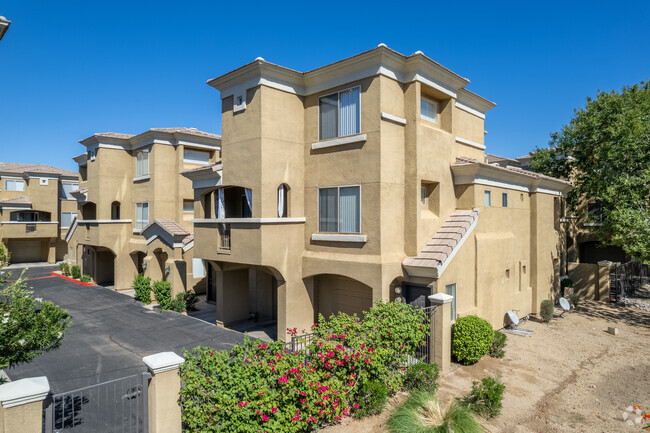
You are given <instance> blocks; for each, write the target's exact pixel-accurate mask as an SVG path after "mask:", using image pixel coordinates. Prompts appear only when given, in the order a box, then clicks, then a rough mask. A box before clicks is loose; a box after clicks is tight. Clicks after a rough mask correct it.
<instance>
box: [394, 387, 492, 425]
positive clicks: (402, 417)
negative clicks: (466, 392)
mask: <svg viewBox="0 0 650 433" xmlns="http://www.w3.org/2000/svg"><path fill="white" fill-rule="evenodd" d="M387 426H388V430H389V431H390V432H391V433H449V432H456V433H482V432H483V429H482V428H481V426H480V424H479V423H478V422H476V419H474V416H473V414H472V412H471V411H470V410H469V409H468V408H467V407H465V406H463V405H462V404H460V403H458V402H457V401H453V402H452V403H451V405H449V407H448V408H447V409H446V410H445V409H444V408H442V407H441V406H440V403H439V402H438V399H436V397H435V396H434V395H433V394H430V393H424V392H418V391H416V392H413V393H411V395H410V396H409V398H408V399H407V400H406V401H405V402H404V404H402V405H401V406H400V407H399V408H397V410H396V411H395V412H394V413H393V414H392V415H391V416H390V418H389V419H388V422H387Z"/></svg>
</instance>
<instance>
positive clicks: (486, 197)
mask: <svg viewBox="0 0 650 433" xmlns="http://www.w3.org/2000/svg"><path fill="white" fill-rule="evenodd" d="M483 204H484V205H485V207H488V206H492V192H490V191H488V190H485V192H484V193H483Z"/></svg>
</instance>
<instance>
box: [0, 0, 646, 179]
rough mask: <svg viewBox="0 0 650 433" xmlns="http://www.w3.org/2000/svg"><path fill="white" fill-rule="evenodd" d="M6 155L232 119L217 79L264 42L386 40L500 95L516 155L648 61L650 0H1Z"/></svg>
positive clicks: (326, 51)
mask: <svg viewBox="0 0 650 433" xmlns="http://www.w3.org/2000/svg"><path fill="white" fill-rule="evenodd" d="M0 15H5V16H6V17H7V18H8V19H9V20H11V21H12V24H11V27H10V29H9V31H8V32H7V34H6V35H5V37H4V39H3V40H2V41H0V160H4V161H12V162H29V163H45V164H51V165H55V166H59V167H62V168H68V169H73V170H76V165H75V164H74V162H73V161H72V160H71V157H72V156H74V155H77V154H80V153H82V152H83V150H84V148H83V146H81V145H80V144H79V143H78V141H79V140H81V139H83V138H85V137H88V136H90V135H92V134H93V133H94V132H106V131H113V132H126V133H140V132H143V131H144V130H146V129H148V128H151V127H168V126H187V127H195V128H198V129H201V130H204V131H209V132H215V133H220V132H221V122H220V114H219V113H220V100H219V94H218V92H217V91H216V90H214V89H212V88H210V87H209V86H207V85H206V84H205V81H206V80H208V79H209V78H213V77H216V76H218V75H221V74H223V73H225V72H228V71H230V70H232V69H235V68H237V67H239V66H241V65H243V64H245V63H248V62H250V61H252V60H253V59H254V58H255V57H258V56H261V57H264V58H265V59H266V60H268V61H270V62H274V63H278V64H280V65H283V66H287V67H290V68H293V69H297V70H300V71H305V70H309V69H313V68H315V67H319V66H322V65H324V64H327V63H330V62H333V61H336V60H339V59H342V58H344V57H348V56H350V55H354V54H356V53H359V52H361V51H365V50H367V49H370V48H373V47H375V46H377V44H379V43H382V42H383V43H386V44H387V45H388V46H389V47H391V48H393V49H395V50H397V51H399V52H402V53H404V54H411V53H413V52H414V51H417V50H421V51H423V52H424V53H425V54H427V55H428V56H430V57H432V58H433V59H435V60H436V61H438V62H440V63H441V64H443V65H444V66H446V67H448V68H450V69H452V70H453V71H455V72H457V73H458V74H460V75H462V76H464V77H467V78H469V79H470V80H471V81H472V82H471V83H470V85H469V86H468V89H470V90H472V91H474V92H476V93H478V94H480V95H482V96H484V97H486V98H488V99H490V100H492V101H495V102H496V103H497V104H498V105H497V107H496V108H494V109H493V110H491V111H490V112H489V113H488V116H487V122H486V129H487V131H488V132H489V133H488V135H487V136H486V145H487V148H488V152H490V153H496V154H501V155H505V156H510V157H515V156H519V155H522V154H526V153H528V152H529V151H530V150H532V149H534V147H535V146H536V145H541V146H543V145H545V144H546V143H547V142H548V138H549V133H550V132H552V131H555V130H558V129H559V128H560V127H561V126H562V125H563V124H564V123H566V122H568V120H569V119H570V117H571V115H572V113H573V109H574V108H575V107H578V106H582V105H584V102H585V97H587V96H593V95H595V93H596V91H597V90H598V89H603V90H611V89H620V88H621V87H622V86H623V85H626V84H633V83H636V82H639V81H641V80H647V79H648V78H649V76H650V2H648V1H647V0H645V1H621V2H611V1H607V2H605V1H598V0H595V1H570V0H565V1H558V2H556V1H546V2H539V3H538V4H533V3H531V2H522V1H517V2H500V1H480V2H470V1H463V2H458V1H445V2H440V1H429V2H422V3H420V4H416V3H414V2H406V3H404V2H394V1H392V2H386V3H381V2H379V1H373V2H367V3H366V4H362V3H356V2H352V1H345V2H335V1H330V2H324V3H323V2H312V1H302V2H296V3H289V2H275V1H265V2H261V3H255V2H248V1H241V0H240V1H227V2H225V1H221V2H219V1H192V0H185V1H182V2H181V1H166V0H158V1H151V2H145V1H138V0H130V1H122V0H112V1H94V0H92V1H89V0H85V1H77V0H56V1H53V0H1V1H0Z"/></svg>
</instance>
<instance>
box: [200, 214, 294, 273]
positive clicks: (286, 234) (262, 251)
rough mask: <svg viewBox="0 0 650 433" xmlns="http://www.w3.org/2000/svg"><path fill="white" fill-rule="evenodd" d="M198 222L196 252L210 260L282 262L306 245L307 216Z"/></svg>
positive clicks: (274, 263)
mask: <svg viewBox="0 0 650 433" xmlns="http://www.w3.org/2000/svg"><path fill="white" fill-rule="evenodd" d="M193 222H194V256H195V257H201V258H202V259H206V260H215V261H222V262H228V263H242V264H249V265H260V266H278V261H282V260H283V259H284V258H285V256H286V255H287V254H292V253H297V254H301V253H302V249H303V248H304V243H305V238H304V223H305V218H220V219H217V218H213V219H196V220H193Z"/></svg>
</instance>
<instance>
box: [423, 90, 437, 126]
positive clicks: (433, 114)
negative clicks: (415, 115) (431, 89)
mask: <svg viewBox="0 0 650 433" xmlns="http://www.w3.org/2000/svg"><path fill="white" fill-rule="evenodd" d="M420 116H421V117H422V118H423V119H424V120H428V121H429V122H432V123H438V103H437V102H436V101H434V100H432V99H429V98H425V97H424V96H423V97H422V99H421V101H420Z"/></svg>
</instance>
